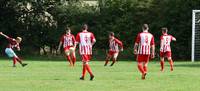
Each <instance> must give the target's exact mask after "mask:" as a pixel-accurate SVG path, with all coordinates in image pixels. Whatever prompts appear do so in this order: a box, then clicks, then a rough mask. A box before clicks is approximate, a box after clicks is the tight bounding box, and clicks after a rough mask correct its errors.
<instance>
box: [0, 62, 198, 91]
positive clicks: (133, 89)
mask: <svg viewBox="0 0 200 91" xmlns="http://www.w3.org/2000/svg"><path fill="white" fill-rule="evenodd" d="M26 62H27V63H28V64H29V65H28V66H27V67H24V68H23V67H21V66H20V65H19V64H18V65H17V67H16V68H13V67H12V62H11V61H8V60H0V91H199V90H200V62H195V63H191V62H189V61H188V62H175V69H174V71H173V72H170V71H169V65H168V62H165V71H164V72H160V71H159V69H160V65H159V62H155V61H152V62H150V63H149V66H148V68H149V73H148V75H147V78H146V80H141V79H140V73H139V72H138V70H137V65H136V62H134V61H118V62H117V63H116V64H115V65H114V66H113V67H110V66H107V67H104V66H103V64H104V62H103V61H91V63H90V65H91V67H92V70H93V73H94V75H95V79H94V81H90V80H89V75H88V74H87V76H86V78H85V80H84V81H81V80H79V77H80V75H81V71H82V65H81V62H80V61H79V62H77V63H76V66H75V67H69V66H68V63H67V62H66V61H40V60H27V61H26Z"/></svg>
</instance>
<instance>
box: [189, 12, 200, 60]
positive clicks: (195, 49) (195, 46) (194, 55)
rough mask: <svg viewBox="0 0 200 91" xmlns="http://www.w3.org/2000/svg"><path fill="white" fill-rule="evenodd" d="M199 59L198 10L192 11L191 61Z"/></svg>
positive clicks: (199, 23) (199, 14) (199, 25)
mask: <svg viewBox="0 0 200 91" xmlns="http://www.w3.org/2000/svg"><path fill="white" fill-rule="evenodd" d="M195 60H200V10H193V11H192V51H191V61H192V62H194V61H195Z"/></svg>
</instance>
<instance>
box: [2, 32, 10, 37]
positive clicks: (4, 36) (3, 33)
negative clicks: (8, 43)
mask: <svg viewBox="0 0 200 91" xmlns="http://www.w3.org/2000/svg"><path fill="white" fill-rule="evenodd" d="M0 35H2V36H4V37H5V38H9V37H8V36H7V35H5V34H4V33H3V32H0Z"/></svg>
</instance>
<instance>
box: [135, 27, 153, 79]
mask: <svg viewBox="0 0 200 91" xmlns="http://www.w3.org/2000/svg"><path fill="white" fill-rule="evenodd" d="M142 29H143V32H141V33H139V34H138V35H137V39H136V41H135V45H134V54H135V55H137V61H138V69H139V71H140V72H141V73H142V79H145V77H146V74H147V65H148V62H149V57H150V56H151V58H154V56H155V54H154V53H155V45H154V37H153V35H152V34H151V33H149V32H148V30H149V27H148V25H147V24H144V25H143V27H142Z"/></svg>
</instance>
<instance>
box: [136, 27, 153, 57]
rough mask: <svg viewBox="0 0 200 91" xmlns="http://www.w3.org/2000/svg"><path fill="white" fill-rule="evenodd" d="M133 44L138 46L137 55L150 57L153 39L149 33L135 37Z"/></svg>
mask: <svg viewBox="0 0 200 91" xmlns="http://www.w3.org/2000/svg"><path fill="white" fill-rule="evenodd" d="M135 43H138V44H139V47H138V54H139V55H150V51H151V50H150V48H151V46H152V45H154V37H153V35H152V34H151V33H149V32H146V31H145V32H141V33H139V34H138V35H137V38H136V41H135Z"/></svg>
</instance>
